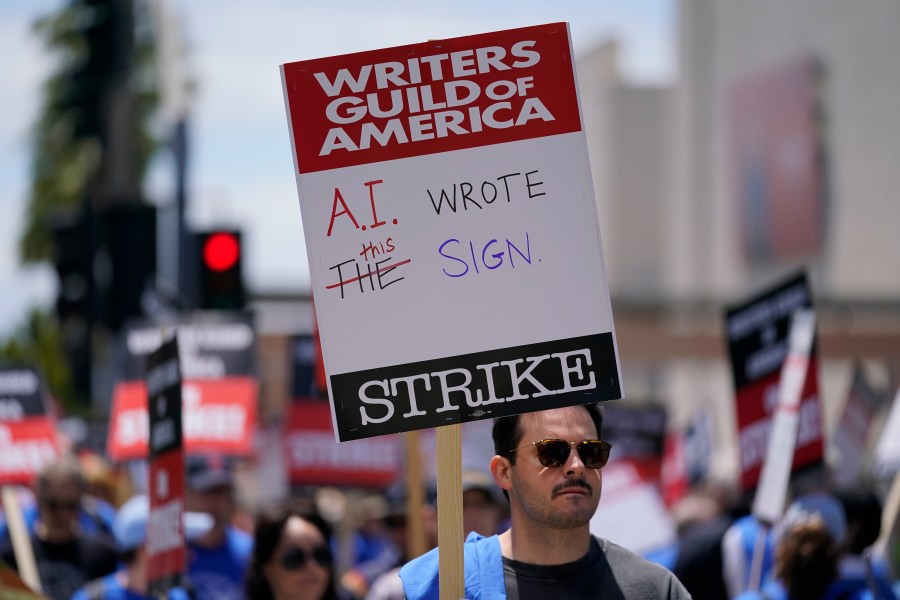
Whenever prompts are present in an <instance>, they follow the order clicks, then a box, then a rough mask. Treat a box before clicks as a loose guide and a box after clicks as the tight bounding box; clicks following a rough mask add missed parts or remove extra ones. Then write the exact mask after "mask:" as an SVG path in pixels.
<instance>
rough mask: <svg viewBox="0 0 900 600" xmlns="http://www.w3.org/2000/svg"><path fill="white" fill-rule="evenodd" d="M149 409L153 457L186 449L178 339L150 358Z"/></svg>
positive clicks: (148, 366) (148, 368) (151, 454)
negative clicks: (183, 440)
mask: <svg viewBox="0 0 900 600" xmlns="http://www.w3.org/2000/svg"><path fill="white" fill-rule="evenodd" d="M146 380H147V400H148V402H147V408H148V409H149V411H150V419H149V420H150V458H151V459H153V458H156V457H157V456H159V455H160V454H163V453H164V452H168V451H169V450H177V449H180V448H181V447H182V446H183V443H182V431H181V367H180V365H179V362H178V339H177V338H172V339H171V340H169V341H168V342H166V343H164V344H163V345H162V346H160V347H159V349H157V350H156V351H154V352H153V353H152V354H150V356H149V357H148V358H147V378H146Z"/></svg>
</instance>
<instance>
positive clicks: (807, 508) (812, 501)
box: [778, 492, 847, 545]
mask: <svg viewBox="0 0 900 600" xmlns="http://www.w3.org/2000/svg"><path fill="white" fill-rule="evenodd" d="M815 518H819V519H821V520H822V522H823V523H824V524H825V529H826V530H827V531H828V533H829V535H831V537H832V539H833V540H834V541H835V543H836V544H838V545H841V544H842V543H843V542H844V538H845V537H846V535H847V517H846V516H845V514H844V508H843V507H842V506H841V503H840V501H839V500H838V499H837V498H835V497H834V496H832V495H830V494H823V493H818V492H817V493H812V494H807V495H805V496H800V497H799V498H797V499H796V500H794V502H793V503H792V504H791V505H790V506H789V507H788V509H787V510H786V511H785V513H784V517H782V519H781V523H780V524H779V527H778V529H779V534H778V537H779V538H781V537H782V536H784V535H786V534H787V532H788V531H790V530H791V528H792V527H793V526H794V525H798V524H800V523H806V522H807V521H810V520H812V519H815Z"/></svg>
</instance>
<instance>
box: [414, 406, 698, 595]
mask: <svg viewBox="0 0 900 600" xmlns="http://www.w3.org/2000/svg"><path fill="white" fill-rule="evenodd" d="M602 425H603V415H602V413H601V412H600V408H599V407H598V406H597V405H596V404H589V405H579V406H567V407H564V408H557V409H551V410H544V411H539V412H532V413H526V414H523V415H515V416H510V417H501V418H499V419H496V420H495V421H494V429H493V437H494V451H495V452H496V454H495V456H494V457H493V458H492V459H491V464H490V466H491V473H492V475H493V477H494V482H495V483H496V484H497V485H498V486H499V487H500V489H502V490H503V492H504V493H505V494H506V495H507V497H508V498H509V507H510V528H509V529H508V530H507V531H505V532H503V533H501V534H500V535H493V536H490V537H481V536H479V535H476V534H470V535H469V538H468V539H467V540H466V543H465V544H464V545H463V559H464V569H465V586H466V587H465V596H466V598H473V599H491V600H494V599H501V598H509V599H510V600H513V599H515V600H524V599H529V598H565V599H566V600H572V599H579V598H583V599H593V598H642V599H643V598H647V599H650V598H652V599H654V600H657V599H659V600H689V599H690V595H689V594H688V592H687V590H685V589H684V586H683V585H681V583H679V581H678V580H677V579H676V578H675V576H674V575H672V573H671V572H669V571H667V570H666V569H664V568H663V567H661V566H659V565H656V564H653V563H651V562H649V561H647V560H645V559H644V558H642V557H640V556H638V555H637V554H635V553H633V552H631V551H630V550H626V549H625V548H622V547H621V546H618V545H616V544H614V543H612V542H610V541H609V540H606V539H603V538H599V537H596V536H594V535H592V534H591V530H590V521H591V518H592V517H593V516H594V512H595V511H596V510H597V504H598V503H599V502H600V490H601V487H602V483H603V477H602V474H601V470H602V469H603V467H604V466H606V462H607V460H608V459H609V452H610V449H611V445H610V444H609V443H607V442H605V441H603V440H601V439H600V432H601V429H602ZM437 574H438V556H437V551H432V552H429V553H427V554H425V555H423V556H421V557H419V558H417V559H415V560H413V561H410V562H409V563H407V564H406V565H405V566H404V567H403V568H402V569H401V570H400V579H401V580H402V581H403V589H404V592H405V594H406V598H407V599H408V600H431V599H435V600H436V599H437V598H438V596H439V582H438V576H437Z"/></svg>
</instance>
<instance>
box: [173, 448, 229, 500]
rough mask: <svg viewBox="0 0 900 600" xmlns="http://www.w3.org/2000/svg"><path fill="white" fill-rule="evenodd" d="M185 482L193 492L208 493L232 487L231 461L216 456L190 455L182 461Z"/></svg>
mask: <svg viewBox="0 0 900 600" xmlns="http://www.w3.org/2000/svg"><path fill="white" fill-rule="evenodd" d="M184 468H185V480H186V483H187V486H188V488H190V489H191V490H193V491H195V492H208V491H209V490H212V489H215V488H217V487H222V486H227V487H233V486H234V480H233V479H232V476H231V461H230V460H229V459H228V458H227V457H223V456H217V455H205V454H192V455H188V456H187V457H186V458H185V461H184Z"/></svg>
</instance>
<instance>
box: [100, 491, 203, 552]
mask: <svg viewBox="0 0 900 600" xmlns="http://www.w3.org/2000/svg"><path fill="white" fill-rule="evenodd" d="M149 519H150V499H149V498H147V496H145V495H143V494H141V495H138V496H134V497H133V498H131V499H130V500H128V502H126V503H125V504H123V505H122V506H121V507H120V508H119V511H118V512H117V513H116V519H115V521H114V522H113V536H114V537H115V539H116V544H117V545H118V547H119V550H122V551H123V552H124V551H128V550H134V549H135V548H137V547H139V546H141V545H142V544H143V543H144V540H146V539H147V521H149ZM182 519H183V521H184V537H185V538H186V539H188V540H193V539H196V538H198V537H201V536H202V535H203V534H205V533H206V532H208V531H209V530H210V529H212V526H213V518H212V515H208V514H206V513H196V512H186V513H182Z"/></svg>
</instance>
